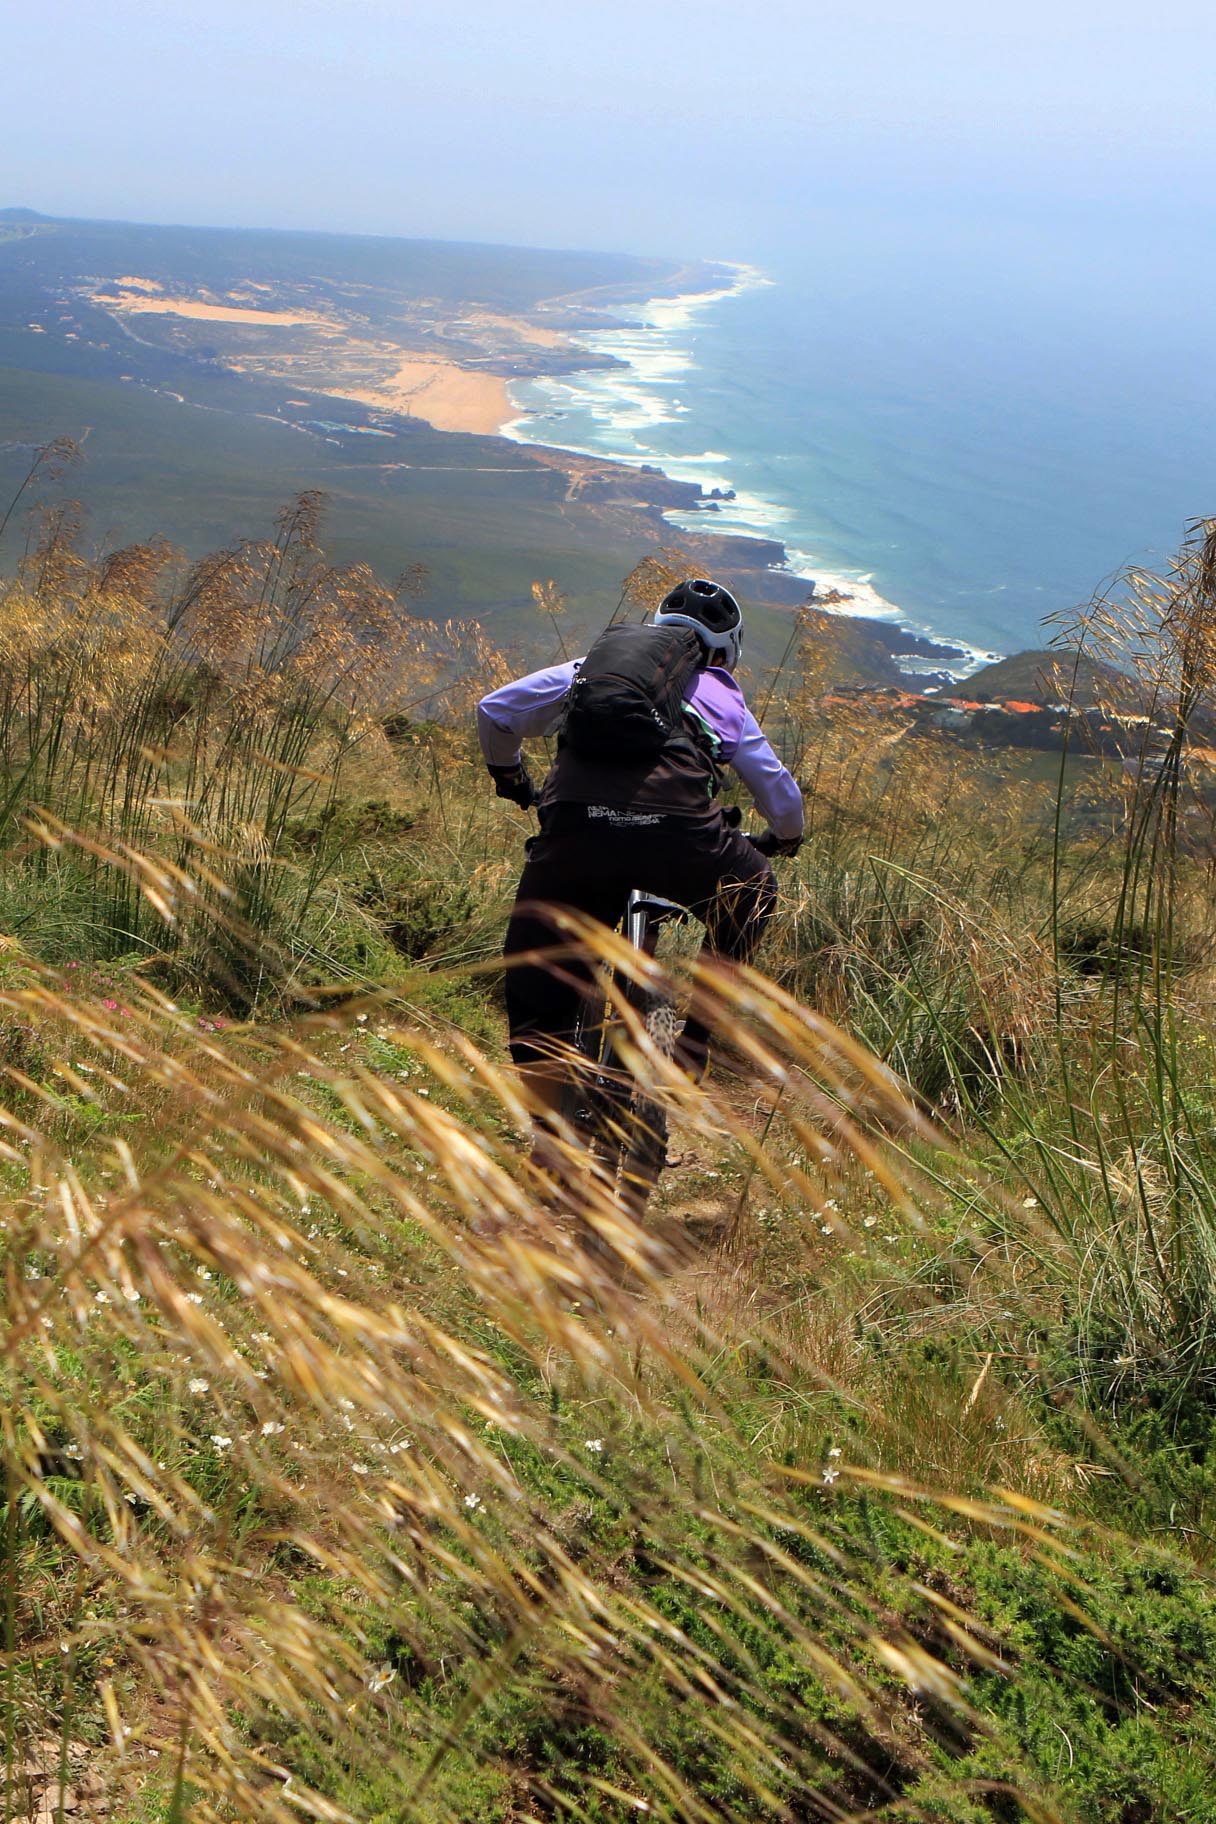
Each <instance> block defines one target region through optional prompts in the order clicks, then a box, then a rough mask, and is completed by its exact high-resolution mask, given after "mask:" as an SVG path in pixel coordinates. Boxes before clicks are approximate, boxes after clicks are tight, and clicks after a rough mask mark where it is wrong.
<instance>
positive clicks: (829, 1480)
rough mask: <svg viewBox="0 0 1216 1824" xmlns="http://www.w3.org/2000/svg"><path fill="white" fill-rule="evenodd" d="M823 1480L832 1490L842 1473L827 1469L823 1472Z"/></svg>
mask: <svg viewBox="0 0 1216 1824" xmlns="http://www.w3.org/2000/svg"><path fill="white" fill-rule="evenodd" d="M823 1479H824V1482H825V1483H826V1485H827V1486H828V1487H829V1488H830V1487H831V1486H832V1484H833V1482H839V1480H840V1471H839V1470H838V1469H825V1470H824V1472H823Z"/></svg>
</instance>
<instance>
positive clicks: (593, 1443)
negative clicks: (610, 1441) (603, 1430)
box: [583, 1438, 604, 1451]
mask: <svg viewBox="0 0 1216 1824" xmlns="http://www.w3.org/2000/svg"><path fill="white" fill-rule="evenodd" d="M603 1448H604V1440H603V1438H588V1439H587V1440H586V1441H585V1443H584V1445H583V1449H584V1450H595V1451H600V1450H603Z"/></svg>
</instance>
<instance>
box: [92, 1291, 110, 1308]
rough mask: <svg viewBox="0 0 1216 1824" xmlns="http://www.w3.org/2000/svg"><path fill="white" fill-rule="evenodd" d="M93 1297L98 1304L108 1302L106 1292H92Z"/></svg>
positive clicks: (108, 1297)
mask: <svg viewBox="0 0 1216 1824" xmlns="http://www.w3.org/2000/svg"><path fill="white" fill-rule="evenodd" d="M93 1297H94V1298H95V1299H96V1300H97V1302H98V1304H99V1305H108V1304H109V1302H110V1294H109V1293H108V1292H94V1294H93Z"/></svg>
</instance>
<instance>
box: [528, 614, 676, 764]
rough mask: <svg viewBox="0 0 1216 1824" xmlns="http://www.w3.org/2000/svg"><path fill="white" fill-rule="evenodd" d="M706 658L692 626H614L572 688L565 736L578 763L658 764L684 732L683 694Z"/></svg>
mask: <svg viewBox="0 0 1216 1824" xmlns="http://www.w3.org/2000/svg"><path fill="white" fill-rule="evenodd" d="M704 662H705V651H704V648H703V647H702V645H701V642H700V640H699V639H698V638H697V636H696V634H695V633H694V632H693V630H692V628H691V627H645V626H638V625H636V624H622V625H621V626H619V627H609V628H607V629H606V630H605V631H604V632H603V633H601V635H600V637H599V639H598V640H596V641H595V643H594V645H593V646H592V647H591V650H590V651H589V652H588V654H587V656H586V658H585V659H584V660H583V662H582V664H581V665H580V666H579V669H578V671H577V673H576V674H575V678H574V682H573V684H572V685H571V686H570V695H569V698H568V700H567V705H566V714H565V717H564V719H563V721H562V725H561V729H560V732H559V737H558V738H559V741H560V742H561V744H562V745H568V746H570V747H572V748H573V749H574V751H575V753H576V754H578V755H579V757H580V759H584V760H599V761H604V762H607V763H608V764H615V765H620V766H639V765H642V764H644V763H645V762H646V761H648V760H657V759H658V757H659V755H660V754H661V753H662V752H663V749H664V748H665V747H666V746H667V744H668V743H669V742H670V741H671V740H672V739H673V737H675V736H677V735H681V734H683V733H684V732H685V729H684V715H683V711H684V693H685V692H686V690H687V689H688V685H689V682H690V681H691V679H692V675H693V673H694V672H695V671H696V670H697V669H698V668H699V667H700V666H701V665H703V664H704Z"/></svg>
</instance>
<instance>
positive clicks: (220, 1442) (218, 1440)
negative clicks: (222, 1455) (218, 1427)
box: [211, 1431, 232, 1450]
mask: <svg viewBox="0 0 1216 1824" xmlns="http://www.w3.org/2000/svg"><path fill="white" fill-rule="evenodd" d="M211 1442H212V1443H213V1444H214V1445H215V1448H216V1449H217V1450H231V1449H232V1439H231V1438H229V1437H226V1436H225V1435H224V1433H223V1432H222V1431H213V1432H212V1434H211Z"/></svg>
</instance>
